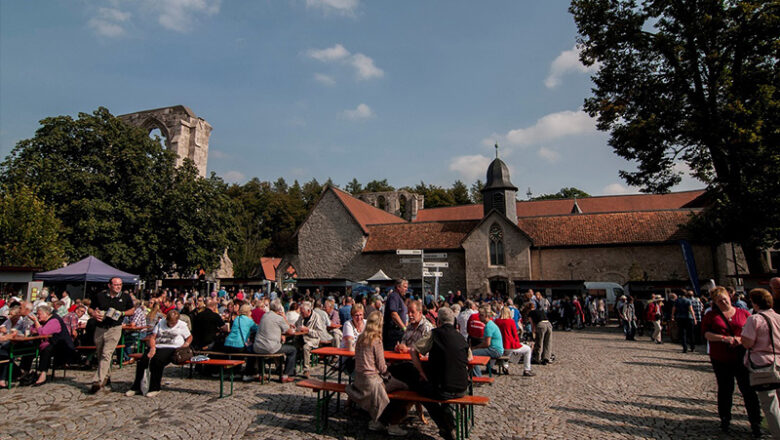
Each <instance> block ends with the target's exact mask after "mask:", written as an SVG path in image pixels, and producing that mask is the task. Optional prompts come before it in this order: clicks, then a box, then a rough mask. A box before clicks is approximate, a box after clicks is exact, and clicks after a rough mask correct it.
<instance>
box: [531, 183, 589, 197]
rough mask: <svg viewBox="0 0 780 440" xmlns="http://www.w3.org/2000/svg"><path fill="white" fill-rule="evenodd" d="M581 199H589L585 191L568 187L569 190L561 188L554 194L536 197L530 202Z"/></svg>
mask: <svg viewBox="0 0 780 440" xmlns="http://www.w3.org/2000/svg"><path fill="white" fill-rule="evenodd" d="M575 197H577V198H583V197H590V194H588V193H586V192H585V191H583V190H581V189H579V188H575V187H573V186H572V187H569V188H561V190H560V191H558V192H557V193H555V194H542V195H540V196H537V197H533V198H531V200H557V199H573V198H575Z"/></svg>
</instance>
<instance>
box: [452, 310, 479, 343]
mask: <svg viewBox="0 0 780 440" xmlns="http://www.w3.org/2000/svg"><path fill="white" fill-rule="evenodd" d="M475 313H477V311H476V310H472V309H467V310H464V311H462V312H460V313H459V314H458V317H457V318H455V319H456V320H457V321H458V327H459V330H460V334H461V335H463V337H464V338H468V337H469V333H468V330H469V329H468V321H469V317H470V316H471V315H473V314H475Z"/></svg>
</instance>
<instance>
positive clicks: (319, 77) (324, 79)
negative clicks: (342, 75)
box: [314, 73, 336, 86]
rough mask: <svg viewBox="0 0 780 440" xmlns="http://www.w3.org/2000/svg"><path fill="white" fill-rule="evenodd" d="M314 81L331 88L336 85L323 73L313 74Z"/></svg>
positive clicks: (330, 77) (334, 81)
mask: <svg viewBox="0 0 780 440" xmlns="http://www.w3.org/2000/svg"><path fill="white" fill-rule="evenodd" d="M314 80H315V81H317V82H318V83H320V84H322V85H326V86H332V85H335V84H336V80H335V79H333V77H332V76H330V75H325V74H324V73H315V74H314Z"/></svg>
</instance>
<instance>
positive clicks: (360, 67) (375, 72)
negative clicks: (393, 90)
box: [350, 53, 385, 80]
mask: <svg viewBox="0 0 780 440" xmlns="http://www.w3.org/2000/svg"><path fill="white" fill-rule="evenodd" d="M350 62H351V63H352V66H353V67H354V68H355V73H356V74H357V77H358V79H362V80H366V79H371V78H381V77H382V76H384V74H385V72H384V71H383V70H382V69H380V68H378V67H376V66H375V65H374V60H372V59H371V58H369V57H367V56H365V55H363V54H362V53H356V54H355V55H353V56H352V59H351V60H350Z"/></svg>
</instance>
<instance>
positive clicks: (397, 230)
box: [363, 220, 479, 252]
mask: <svg viewBox="0 0 780 440" xmlns="http://www.w3.org/2000/svg"><path fill="white" fill-rule="evenodd" d="M477 223H479V222H478V221H473V220H469V221H462V222H430V223H416V222H415V223H403V224H390V225H373V226H369V227H368V240H367V241H366V246H365V248H363V252H377V251H395V250H396V249H458V248H460V243H461V241H463V239H464V238H465V237H466V235H467V234H468V233H469V232H471V230H472V229H474V226H476V225H477Z"/></svg>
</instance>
